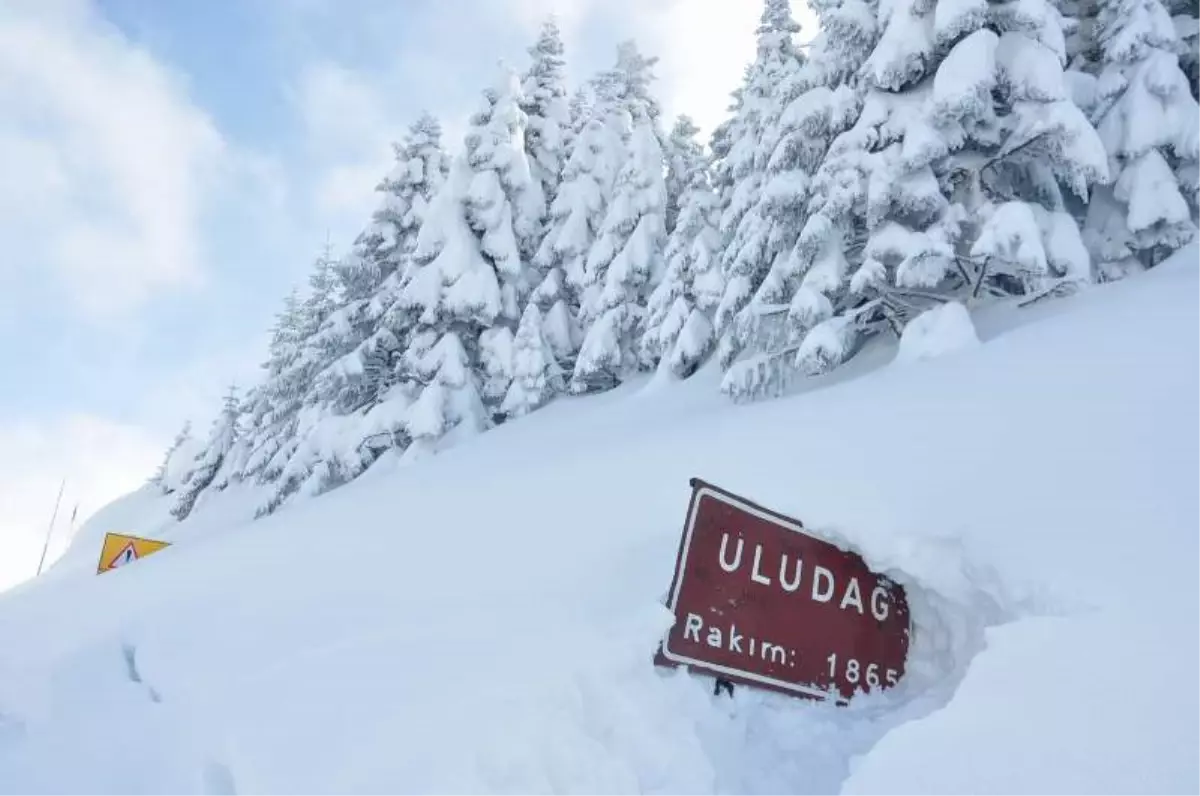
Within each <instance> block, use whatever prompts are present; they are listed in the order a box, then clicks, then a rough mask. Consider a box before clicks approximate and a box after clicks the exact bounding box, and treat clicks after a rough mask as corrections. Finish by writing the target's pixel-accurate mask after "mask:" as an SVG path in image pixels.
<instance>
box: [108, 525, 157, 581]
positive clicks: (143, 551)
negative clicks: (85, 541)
mask: <svg viewBox="0 0 1200 796" xmlns="http://www.w3.org/2000/svg"><path fill="white" fill-rule="evenodd" d="M170 546H171V543H170V542H161V541H159V540H157V539H143V538H142V537H140V536H129V535H127V534H123V533H106V534H105V535H104V544H103V546H102V547H101V549H100V562H99V564H98V566H97V567H96V572H97V574H99V573H101V572H108V571H109V570H110V569H116V568H117V567H123V566H125V565H126V564H132V563H133V562H134V561H138V560H139V559H143V558H145V557H146V556H148V555H150V554H151V553H157V552H158V551H159V550H162V549H163V548H164V547H170Z"/></svg>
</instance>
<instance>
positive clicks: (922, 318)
mask: <svg viewBox="0 0 1200 796" xmlns="http://www.w3.org/2000/svg"><path fill="white" fill-rule="evenodd" d="M978 345H979V337H978V335H976V334H975V324H973V323H972V322H971V314H970V313H969V312H967V308H966V307H964V306H963V305H962V304H960V303H959V302H957V301H949V302H947V303H945V304H942V305H940V306H937V307H934V308H933V309H931V310H926V311H925V312H923V313H921V314H920V315H918V316H917V317H915V318H913V319H912V320H911V321H910V322H909V324H908V325H907V326H905V327H904V333H903V334H902V335H901V336H900V347H899V349H898V350H897V352H896V361H897V362H899V363H905V362H917V361H920V360H923V359H935V358H937V357H941V356H946V355H947V354H954V353H957V352H959V351H966V350H969V349H972V348H975V347H977V346H978Z"/></svg>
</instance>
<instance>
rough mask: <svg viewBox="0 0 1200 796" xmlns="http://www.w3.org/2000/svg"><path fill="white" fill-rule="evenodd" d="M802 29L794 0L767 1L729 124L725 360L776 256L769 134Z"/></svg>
mask: <svg viewBox="0 0 1200 796" xmlns="http://www.w3.org/2000/svg"><path fill="white" fill-rule="evenodd" d="M799 30H800V26H799V25H798V24H797V23H796V21H795V19H794V18H793V17H792V13H791V8H790V3H789V2H788V0H765V2H764V3H763V12H762V16H761V19H760V24H759V26H758V29H757V31H756V35H757V50H756V57H755V60H754V62H753V63H752V64H751V65H750V68H749V69H748V70H747V74H746V79H745V83H744V85H743V87H742V90H741V93H740V95H739V100H740V104H739V106H738V110H737V117H736V119H735V120H734V122H733V123H732V124H731V126H730V128H729V132H730V133H732V134H735V135H736V137H735V138H733V139H732V140H731V141H730V142H729V145H728V153H727V154H726V155H725V157H724V165H723V167H722V171H724V172H726V174H727V177H726V178H727V179H728V180H729V181H730V182H731V183H732V186H733V187H732V193H731V196H730V197H729V200H728V205H727V206H726V207H725V209H724V214H723V216H722V218H721V233H722V238H723V246H722V253H723V258H722V259H723V263H722V264H723V268H724V270H725V274H726V278H727V284H726V288H725V294H724V296H723V297H722V299H721V304H720V306H719V307H718V308H717V317H716V321H717V330H718V332H719V333H720V334H721V337H722V341H721V345H722V348H723V352H722V361H723V362H725V363H728V362H730V361H732V359H733V357H734V356H735V355H736V354H737V353H738V352H739V351H740V350H741V348H742V347H743V345H744V344H745V339H744V338H745V335H743V334H737V335H730V334H728V331H729V329H730V326H731V325H732V322H733V320H734V317H735V316H736V315H737V314H738V313H739V312H740V311H741V310H742V308H743V307H745V306H746V304H747V303H748V302H749V300H750V298H751V297H752V296H753V294H754V292H755V291H756V290H757V289H758V287H759V285H760V284H761V282H762V279H763V277H764V276H765V275H766V273H767V270H768V269H769V268H770V266H771V263H772V261H773V258H774V255H775V253H774V252H770V251H768V244H769V243H771V242H772V241H771V240H770V227H769V224H767V223H765V222H764V220H763V218H762V215H763V213H764V212H765V211H766V207H765V206H764V205H762V204H760V200H761V199H762V191H763V186H764V183H765V181H766V179H767V177H768V173H767V168H768V165H769V164H770V159H771V155H772V154H773V152H772V149H773V146H772V144H773V140H772V138H771V137H770V135H769V133H770V131H771V128H772V127H773V126H774V124H775V122H776V120H777V119H778V118H779V115H780V113H782V111H783V108H784V106H785V99H784V97H783V96H782V94H781V89H782V88H783V87H785V86H788V85H790V83H791V81H792V80H793V78H794V76H795V74H796V72H797V71H798V70H799V69H800V65H801V62H802V59H801V56H800V52H799V50H798V49H797V47H796V43H795V41H794V37H795V35H796V33H797V32H799ZM781 213H782V210H781ZM789 217H790V215H789Z"/></svg>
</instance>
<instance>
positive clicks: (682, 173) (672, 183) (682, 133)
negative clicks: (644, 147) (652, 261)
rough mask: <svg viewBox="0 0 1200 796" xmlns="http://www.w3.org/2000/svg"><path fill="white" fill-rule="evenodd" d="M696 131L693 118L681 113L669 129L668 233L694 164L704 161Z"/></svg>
mask: <svg viewBox="0 0 1200 796" xmlns="http://www.w3.org/2000/svg"><path fill="white" fill-rule="evenodd" d="M699 132H700V128H699V127H697V126H696V123H695V122H694V121H692V117H690V116H688V115H686V114H684V115H681V116H680V117H679V118H678V119H676V120H675V126H674V127H672V128H671V135H670V138H668V139H667V144H666V147H665V148H664V149H665V152H666V158H667V177H666V185H667V213H666V217H665V222H666V229H667V234H668V235H670V234H671V233H672V232H673V231H674V230H675V224H676V222H677V220H678V218H679V209H680V205H681V204H682V202H683V195H684V193H686V192H687V190H688V188H689V187H691V183H692V176H693V175H694V174H695V171H696V167H697V165H698V164H700V163H703V162H704V148H703V147H701V146H700V143H699V142H698V141H697V140H696V134H697V133H699Z"/></svg>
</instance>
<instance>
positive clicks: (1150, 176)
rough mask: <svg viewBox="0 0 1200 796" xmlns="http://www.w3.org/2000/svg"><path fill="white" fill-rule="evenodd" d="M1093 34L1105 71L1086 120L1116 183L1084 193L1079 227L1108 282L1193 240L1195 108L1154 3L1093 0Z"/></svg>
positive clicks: (1198, 151) (1163, 13)
mask: <svg viewBox="0 0 1200 796" xmlns="http://www.w3.org/2000/svg"><path fill="white" fill-rule="evenodd" d="M1094 29H1095V33H1096V40H1097V42H1098V44H1099V48H1100V51H1101V54H1102V59H1103V62H1102V63H1103V66H1102V69H1101V71H1100V77H1099V82H1098V97H1097V103H1096V106H1095V108H1094V110H1093V119H1094V120H1095V122H1096V126H1097V129H1098V130H1099V132H1100V136H1101V138H1102V140H1103V141H1104V144H1105V147H1106V149H1107V150H1108V155H1109V167H1110V170H1111V172H1112V176H1113V177H1114V181H1113V183H1112V184H1111V185H1108V186H1104V187H1102V188H1100V189H1098V190H1097V191H1096V192H1095V194H1094V196H1093V197H1092V201H1091V204H1090V206H1089V208H1088V220H1087V231H1088V241H1089V244H1090V245H1091V248H1092V253H1093V256H1094V258H1095V261H1096V266H1097V269H1098V271H1099V274H1100V276H1101V278H1104V279H1115V278H1119V277H1120V276H1123V275H1124V274H1126V273H1128V272H1129V271H1131V270H1140V269H1141V268H1146V267H1150V266H1153V265H1155V264H1157V263H1158V262H1161V261H1162V260H1163V259H1164V258H1166V257H1167V256H1169V255H1170V254H1171V253H1172V252H1174V251H1175V250H1176V249H1178V248H1179V247H1181V246H1183V245H1184V244H1186V243H1188V242H1189V241H1191V240H1192V239H1193V238H1194V237H1195V235H1196V216H1195V209H1196V200H1197V197H1196V186H1197V164H1198V161H1200V127H1198V121H1197V119H1198V117H1200V108H1197V105H1196V100H1195V98H1194V96H1193V95H1192V91H1191V90H1190V88H1189V86H1188V78H1187V77H1186V76H1185V74H1184V72H1183V70H1182V69H1181V68H1180V59H1179V55H1178V52H1179V51H1180V49H1181V47H1180V42H1179V39H1178V37H1177V35H1176V30H1175V25H1174V23H1173V22H1172V20H1171V17H1170V16H1169V15H1168V13H1167V10H1166V8H1165V7H1164V6H1163V4H1162V2H1160V0H1101V2H1100V3H1099V12H1098V15H1097V19H1096V21H1095V28H1094Z"/></svg>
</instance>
